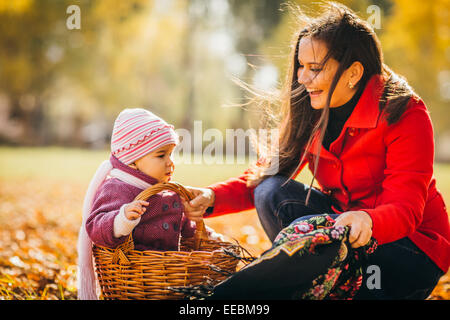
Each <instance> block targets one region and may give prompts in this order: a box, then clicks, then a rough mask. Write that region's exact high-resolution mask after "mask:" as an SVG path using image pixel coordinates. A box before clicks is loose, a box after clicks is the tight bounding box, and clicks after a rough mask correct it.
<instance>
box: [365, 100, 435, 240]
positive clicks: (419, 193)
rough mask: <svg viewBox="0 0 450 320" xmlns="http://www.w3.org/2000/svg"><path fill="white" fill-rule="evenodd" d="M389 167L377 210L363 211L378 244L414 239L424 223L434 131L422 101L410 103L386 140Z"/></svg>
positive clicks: (431, 165) (430, 173)
mask: <svg viewBox="0 0 450 320" xmlns="http://www.w3.org/2000/svg"><path fill="white" fill-rule="evenodd" d="M384 140H385V145H386V167H385V169H384V179H383V181H382V186H381V187H382V190H381V194H380V195H379V196H378V199H377V202H376V207H375V208H373V209H363V210H364V211H366V212H367V213H368V214H369V215H370V217H371V218H372V223H373V227H372V236H373V237H374V238H375V239H377V241H378V243H379V244H383V243H389V242H392V241H396V240H398V239H401V238H403V237H406V236H409V235H411V234H412V233H413V232H414V231H415V230H416V228H417V227H418V226H419V224H420V223H421V221H422V215H423V210H424V207H425V202H426V199H427V191H428V186H429V183H430V181H431V178H432V175H433V160H434V140H433V127H432V123H431V120H430V117H429V115H428V112H427V109H426V107H425V105H424V104H423V102H422V101H416V100H415V99H411V101H410V103H409V105H408V108H407V110H406V111H405V113H404V114H403V115H402V118H401V119H400V120H399V121H398V122H397V123H395V124H393V125H391V126H388V127H387V129H386V134H385V136H384Z"/></svg>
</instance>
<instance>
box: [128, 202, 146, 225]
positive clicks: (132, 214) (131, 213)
mask: <svg viewBox="0 0 450 320" xmlns="http://www.w3.org/2000/svg"><path fill="white" fill-rule="evenodd" d="M148 205H149V203H148V202H147V201H144V200H136V201H133V202H130V203H129V204H127V205H126V206H125V209H124V211H125V217H126V218H127V219H128V220H136V219H137V218H139V217H140V216H141V215H142V214H143V213H144V212H145V210H146V208H145V207H146V206H148Z"/></svg>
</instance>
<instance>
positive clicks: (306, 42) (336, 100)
mask: <svg viewBox="0 0 450 320" xmlns="http://www.w3.org/2000/svg"><path fill="white" fill-rule="evenodd" d="M327 53H328V48H327V46H326V44H325V43H324V42H322V41H320V40H314V39H312V38H311V37H303V38H302V39H301V40H300V43H299V47H298V61H299V64H300V66H299V68H298V70H297V79H298V83H299V84H302V85H304V86H305V88H306V90H307V91H308V94H309V96H310V98H311V106H312V107H313V108H314V109H323V108H324V107H325V105H326V101H327V97H328V92H329V89H330V86H331V82H332V81H333V77H334V75H335V73H336V71H337V69H338V67H339V63H338V62H337V61H336V60H335V59H333V58H331V57H330V58H329V59H328V61H327V62H326V63H325V65H323V66H322V65H321V62H322V61H323V59H324V58H325V56H326V55H327ZM349 69H350V68H349ZM349 69H347V70H345V71H344V73H343V74H342V75H341V78H340V79H339V81H338V83H337V85H336V88H335V89H334V92H333V95H332V97H331V101H330V108H336V107H339V106H341V105H343V104H345V103H346V102H347V101H349V100H350V99H351V97H352V96H353V94H354V93H355V92H356V89H355V88H353V89H351V88H350V87H349V82H350V83H351V77H350V70H349ZM353 85H355V83H353Z"/></svg>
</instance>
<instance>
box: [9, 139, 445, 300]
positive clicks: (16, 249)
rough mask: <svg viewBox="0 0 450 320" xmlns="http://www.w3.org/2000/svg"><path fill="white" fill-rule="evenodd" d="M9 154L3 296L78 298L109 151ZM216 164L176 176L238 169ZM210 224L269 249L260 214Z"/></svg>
mask: <svg viewBox="0 0 450 320" xmlns="http://www.w3.org/2000/svg"><path fill="white" fill-rule="evenodd" d="M6 151H7V153H5V150H1V148H0V299H6V300H8V299H51V300H60V299H76V293H77V291H76V259H77V253H76V244H77V236H78V230H79V226H80V223H81V207H82V201H83V197H84V192H85V190H86V188H87V184H88V182H89V179H90V176H91V175H92V173H93V172H94V171H95V168H96V166H97V165H98V164H99V163H100V162H99V160H100V159H103V158H104V154H103V153H101V154H98V155H95V156H93V158H91V159H90V160H89V157H90V153H86V152H84V151H83V152H81V155H80V156H79V157H77V154H78V153H80V152H76V153H74V154H71V153H70V151H66V150H61V151H58V152H56V153H55V152H54V151H51V152H50V153H48V152H47V151H43V152H36V151H33V152H32V153H31V154H24V153H22V151H12V150H9V149H7V150H6ZM12 153H13V154H12ZM47 153H48V154H47ZM42 154H44V155H42ZM9 156H11V158H10V160H8V157H9ZM24 159H29V160H28V161H25V160H24ZM64 159H72V160H71V161H72V165H73V167H71V166H72V165H69V166H68V167H64V166H62V165H61V163H64V161H65V160H64ZM66 165H67V162H66ZM27 166H29V167H28V168H27ZM58 166H60V167H58ZM38 168H39V169H38ZM64 169H67V170H66V171H67V172H65V171H64ZM210 169H211V171H210V172H215V173H216V174H215V175H213V174H211V175H209V176H206V177H203V178H202V179H203V180H202V181H199V179H198V177H199V176H200V175H199V172H202V173H204V172H205V169H204V168H202V169H199V170H200V171H196V170H193V169H192V167H189V168H183V167H182V166H179V167H178V170H179V171H178V172H179V176H178V177H175V178H176V180H177V181H179V182H181V183H183V184H190V185H193V184H191V183H190V182H191V181H197V184H196V186H206V185H208V184H210V183H212V182H215V181H221V180H224V179H225V178H226V177H230V176H234V175H236V174H237V173H233V172H231V171H226V170H228V169H226V168H225V169H222V170H220V174H219V173H218V172H219V170H217V168H216V169H215V170H213V169H214V168H210ZM241 169H242V168H234V169H233V170H234V171H236V170H238V171H239V170H241ZM19 170H22V171H20V172H19ZM74 170H75V171H74ZM445 170H446V171H445V175H446V174H447V173H448V168H445ZM15 171H17V172H15ZM440 171H441V172H443V169H441V170H440ZM77 172H78V173H77ZM305 179H306V177H305ZM206 223H207V224H208V225H209V226H211V227H212V228H214V229H215V230H216V231H218V232H220V233H222V234H224V235H227V236H229V237H230V238H234V239H237V240H238V241H239V243H240V244H241V245H243V246H244V247H245V248H246V249H248V250H249V251H250V252H251V253H252V254H253V255H255V256H257V255H259V254H260V253H262V252H263V251H264V250H266V249H267V248H269V247H270V242H269V240H268V239H267V237H266V236H265V234H264V232H263V230H262V228H261V226H260V224H259V221H258V217H257V215H256V212H255V211H248V212H243V213H239V214H232V215H227V216H223V217H217V218H211V219H207V220H206ZM412 281H413V279H412ZM429 299H436V300H437V299H445V300H449V299H450V274H447V275H445V276H444V277H442V278H441V281H440V282H439V285H438V286H437V287H436V289H435V290H434V292H433V293H432V294H431V296H430V297H429Z"/></svg>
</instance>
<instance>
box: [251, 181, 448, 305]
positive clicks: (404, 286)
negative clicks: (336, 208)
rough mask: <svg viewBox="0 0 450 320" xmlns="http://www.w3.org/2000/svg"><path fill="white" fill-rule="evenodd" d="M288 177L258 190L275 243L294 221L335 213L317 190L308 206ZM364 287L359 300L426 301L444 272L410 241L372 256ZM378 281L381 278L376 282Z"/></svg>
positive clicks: (263, 216) (301, 189)
mask: <svg viewBox="0 0 450 320" xmlns="http://www.w3.org/2000/svg"><path fill="white" fill-rule="evenodd" d="M286 179H287V178H286V177H282V176H278V175H276V176H273V177H270V178H268V179H266V180H264V181H263V182H262V183H261V184H259V185H258V186H257V187H256V189H255V193H254V195H255V207H256V210H257V212H258V216H259V219H260V221H261V225H262V226H263V228H264V230H265V232H266V234H267V236H268V237H269V239H270V240H271V241H273V240H274V239H275V237H276V235H277V234H278V232H280V231H281V229H283V228H285V227H287V226H288V225H289V224H291V223H292V222H293V221H295V220H297V219H299V218H305V217H306V216H311V215H319V214H323V213H332V212H333V211H332V210H331V206H332V205H333V203H332V199H331V198H330V197H329V196H327V195H325V194H323V193H322V192H320V191H318V190H316V189H313V190H311V196H310V200H309V203H308V206H305V199H306V194H307V193H308V190H309V189H308V187H307V186H305V185H304V184H302V183H300V182H297V181H295V180H290V181H289V182H288V183H286V184H285V185H284V186H282V184H283V183H284V182H285V181H286ZM367 268H368V269H366V270H363V281H362V286H361V289H360V290H359V292H358V293H357V295H356V296H355V299H364V300H372V299H383V300H388V299H416V300H423V299H426V298H427V297H428V296H429V295H430V293H431V292H432V291H433V289H434V288H435V287H436V285H437V283H438V281H439V278H440V277H441V276H442V275H444V272H443V271H442V270H441V269H440V268H439V267H437V265H436V264H435V263H434V262H433V261H432V260H431V259H430V258H429V257H428V256H427V255H426V254H425V253H424V252H423V251H422V250H420V249H419V248H418V247H417V246H416V245H415V244H414V243H413V242H412V241H411V240H410V239H409V238H406V237H405V238H402V239H400V240H397V241H394V242H391V243H387V244H384V245H381V246H379V247H378V248H377V250H376V251H375V252H374V253H373V254H371V255H369V256H368V263H367ZM375 277H378V278H375Z"/></svg>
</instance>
